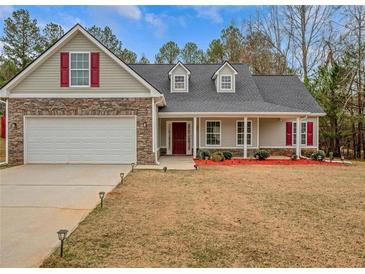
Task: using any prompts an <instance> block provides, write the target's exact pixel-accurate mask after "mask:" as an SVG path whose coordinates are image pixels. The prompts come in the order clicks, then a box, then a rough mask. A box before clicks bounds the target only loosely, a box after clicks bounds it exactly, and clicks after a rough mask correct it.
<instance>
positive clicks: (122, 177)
mask: <svg viewBox="0 0 365 274" xmlns="http://www.w3.org/2000/svg"><path fill="white" fill-rule="evenodd" d="M120 182H121V183H123V182H124V173H123V172H121V173H120Z"/></svg>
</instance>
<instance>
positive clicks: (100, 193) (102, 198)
mask: <svg viewBox="0 0 365 274" xmlns="http://www.w3.org/2000/svg"><path fill="white" fill-rule="evenodd" d="M104 196H105V192H104V191H101V192H99V198H100V207H101V208H103V201H104Z"/></svg>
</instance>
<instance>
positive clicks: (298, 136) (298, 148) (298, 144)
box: [295, 117, 302, 158]
mask: <svg viewBox="0 0 365 274" xmlns="http://www.w3.org/2000/svg"><path fill="white" fill-rule="evenodd" d="M301 131H302V130H301V123H300V117H297V132H296V134H297V136H296V137H297V140H296V142H297V145H296V153H295V154H296V155H297V157H298V158H299V157H300V139H301V138H300V136H301Z"/></svg>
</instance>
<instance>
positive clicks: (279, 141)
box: [159, 117, 318, 149]
mask: <svg viewBox="0 0 365 274" xmlns="http://www.w3.org/2000/svg"><path fill="white" fill-rule="evenodd" d="M182 120H183V121H191V122H192V121H193V119H192V118H160V119H159V125H160V126H159V133H160V137H159V144H160V147H166V121H182ZM207 120H218V121H221V145H220V146H207V145H206V138H205V136H206V132H205V125H206V121H207ZM200 121H201V122H200V129H199V118H197V123H198V124H197V128H198V134H197V142H198V144H197V146H199V139H200V147H206V148H210V147H211V148H213V149H214V148H220V147H221V148H243V146H242V145H241V146H237V144H236V122H237V121H243V117H242V118H238V117H237V118H220V117H213V118H200ZM248 121H251V122H252V137H251V138H252V144H251V145H248V148H257V118H256V117H252V118H251V117H248ZM287 121H292V122H294V121H295V119H280V118H260V121H259V127H260V128H259V139H260V140H259V142H260V143H259V147H261V148H265V147H286V143H285V142H286V137H285V134H286V122H287ZM307 121H311V122H313V147H316V146H317V127H318V125H317V119H316V118H308V119H307ZM302 147H305V146H302Z"/></svg>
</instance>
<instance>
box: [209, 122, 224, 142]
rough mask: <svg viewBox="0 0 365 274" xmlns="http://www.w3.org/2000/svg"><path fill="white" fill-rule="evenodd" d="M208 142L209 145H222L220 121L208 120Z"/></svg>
mask: <svg viewBox="0 0 365 274" xmlns="http://www.w3.org/2000/svg"><path fill="white" fill-rule="evenodd" d="M206 144H207V145H208V146H220V144H221V122H220V121H206Z"/></svg>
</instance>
